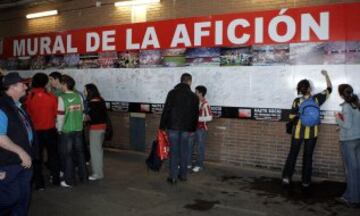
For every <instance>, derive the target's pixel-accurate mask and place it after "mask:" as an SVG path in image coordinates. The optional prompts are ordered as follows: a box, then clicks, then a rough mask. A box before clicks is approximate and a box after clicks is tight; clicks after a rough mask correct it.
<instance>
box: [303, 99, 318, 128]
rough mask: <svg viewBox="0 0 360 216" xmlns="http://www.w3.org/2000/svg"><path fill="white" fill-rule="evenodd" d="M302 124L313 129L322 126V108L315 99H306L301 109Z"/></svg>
mask: <svg viewBox="0 0 360 216" xmlns="http://www.w3.org/2000/svg"><path fill="white" fill-rule="evenodd" d="M299 117H300V120H301V124H302V125H304V126H309V127H313V126H315V125H319V124H320V106H319V104H318V103H316V101H315V99H314V98H313V97H310V98H308V99H305V100H304V101H303V102H302V103H301V104H300V107H299Z"/></svg>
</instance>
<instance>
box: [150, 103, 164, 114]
mask: <svg viewBox="0 0 360 216" xmlns="http://www.w3.org/2000/svg"><path fill="white" fill-rule="evenodd" d="M163 109H164V104H151V112H152V113H154V114H158V115H161V114H162V112H163Z"/></svg>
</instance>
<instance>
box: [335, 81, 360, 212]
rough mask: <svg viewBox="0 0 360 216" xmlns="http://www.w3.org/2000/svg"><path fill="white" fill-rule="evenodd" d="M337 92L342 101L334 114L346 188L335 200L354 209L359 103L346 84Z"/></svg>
mask: <svg viewBox="0 0 360 216" xmlns="http://www.w3.org/2000/svg"><path fill="white" fill-rule="evenodd" d="M338 91H339V95H340V97H341V98H342V99H344V102H343V103H342V104H341V108H342V110H341V113H337V114H336V121H337V123H338V125H339V127H340V143H341V150H342V155H343V159H344V164H345V173H346V181H347V187H346V191H345V193H344V194H343V195H342V196H341V197H340V198H337V200H338V201H340V202H342V203H344V204H346V205H347V206H349V207H355V206H359V205H360V101H359V98H358V96H357V95H355V94H354V91H353V88H352V87H351V86H350V85H348V84H341V85H339V88H338Z"/></svg>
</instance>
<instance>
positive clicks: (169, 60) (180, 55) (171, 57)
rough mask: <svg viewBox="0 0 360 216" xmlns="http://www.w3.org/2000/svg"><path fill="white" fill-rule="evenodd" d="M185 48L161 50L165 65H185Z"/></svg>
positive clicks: (162, 60)
mask: <svg viewBox="0 0 360 216" xmlns="http://www.w3.org/2000/svg"><path fill="white" fill-rule="evenodd" d="M185 52H186V49H185V48H180V49H165V50H162V51H161V58H162V59H161V62H162V65H163V66H164V67H183V66H185V65H186V59H185Z"/></svg>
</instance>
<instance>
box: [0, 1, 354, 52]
mask: <svg viewBox="0 0 360 216" xmlns="http://www.w3.org/2000/svg"><path fill="white" fill-rule="evenodd" d="M359 11H360V3H350V4H334V5H326V6H317V7H306V8H291V9H282V10H273V11H264V12H251V13H237V14H226V15H215V16H207V17H194V18H182V19H174V20H166V21H159V22H146V23H139V24H127V25H114V26H103V27H95V28H87V29H79V30H70V31H65V32H52V33H43V34H33V35H25V36H18V37H11V38H4V41H3V55H2V57H18V56H34V55H57V54H69V53H80V54H84V53H98V52H106V51H125V50H139V49H171V48H183V47H215V46H221V47H224V46H246V45H253V44H256V45H261V44H277V43H301V42H318V41H349V40H360V27H359V23H360V12H359Z"/></svg>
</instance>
